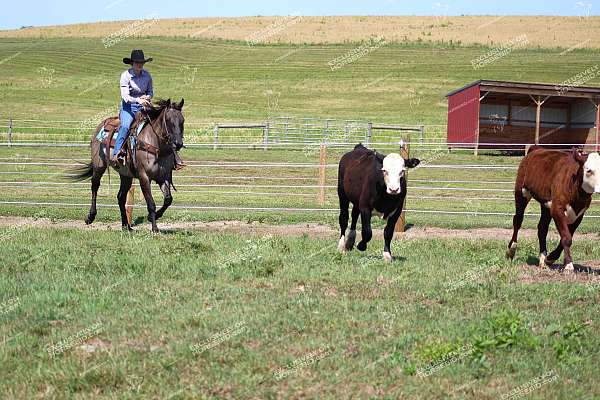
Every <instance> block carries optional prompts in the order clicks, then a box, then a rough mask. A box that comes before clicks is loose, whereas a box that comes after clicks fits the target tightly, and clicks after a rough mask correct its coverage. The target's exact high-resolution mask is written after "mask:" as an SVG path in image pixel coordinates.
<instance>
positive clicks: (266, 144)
mask: <svg viewBox="0 0 600 400" xmlns="http://www.w3.org/2000/svg"><path fill="white" fill-rule="evenodd" d="M268 147H269V124H268V123H267V124H266V125H265V126H264V127H263V150H267V148H268Z"/></svg>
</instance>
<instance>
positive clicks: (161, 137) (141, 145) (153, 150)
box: [138, 108, 171, 156]
mask: <svg viewBox="0 0 600 400" xmlns="http://www.w3.org/2000/svg"><path fill="white" fill-rule="evenodd" d="M166 111H167V108H165V109H164V110H163V111H162V114H163V118H162V123H163V127H164V131H165V132H166V135H159V134H158V132H156V130H155V129H154V125H152V120H151V119H150V116H149V115H148V114H146V115H145V119H146V121H147V122H148V125H150V128H152V132H154V135H155V136H156V137H157V138H158V140H159V142H160V141H162V142H164V143H166V144H167V145H168V144H170V143H171V136H170V135H169V128H168V126H167V113H166ZM159 118H160V117H159ZM155 121H156V120H155ZM138 149H140V150H144V151H146V152H148V153H151V154H154V155H155V156H159V155H160V148H158V147H156V146H154V145H151V144H150V143H146V142H144V141H143V140H141V139H139V140H138Z"/></svg>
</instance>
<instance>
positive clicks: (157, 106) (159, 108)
mask: <svg viewBox="0 0 600 400" xmlns="http://www.w3.org/2000/svg"><path fill="white" fill-rule="evenodd" d="M182 105H183V100H182V103H179V104H177V103H173V102H172V101H171V99H167V100H165V99H157V100H156V101H155V102H154V104H151V106H150V107H148V108H147V109H146V114H148V116H149V117H150V118H151V119H155V118H158V116H159V115H160V113H161V112H163V110H164V109H165V108H174V109H176V110H179V111H181V106H182Z"/></svg>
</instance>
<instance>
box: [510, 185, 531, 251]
mask: <svg viewBox="0 0 600 400" xmlns="http://www.w3.org/2000/svg"><path fill="white" fill-rule="evenodd" d="M529 200H531V197H528V196H525V195H524V193H523V191H522V190H520V189H519V190H516V191H515V216H514V217H513V235H512V239H510V242H509V243H508V250H506V258H508V259H510V260H512V259H513V258H514V256H515V253H516V252H517V237H518V234H519V229H521V225H523V217H524V215H525V209H526V208H527V204H529Z"/></svg>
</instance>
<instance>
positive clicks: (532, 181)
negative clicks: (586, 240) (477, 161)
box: [506, 147, 600, 272]
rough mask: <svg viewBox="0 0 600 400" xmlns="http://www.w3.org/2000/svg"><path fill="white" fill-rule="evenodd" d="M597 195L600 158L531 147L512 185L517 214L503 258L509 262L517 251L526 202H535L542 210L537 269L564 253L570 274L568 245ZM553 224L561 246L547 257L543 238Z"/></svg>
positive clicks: (595, 154)
mask: <svg viewBox="0 0 600 400" xmlns="http://www.w3.org/2000/svg"><path fill="white" fill-rule="evenodd" d="M598 192H600V155H598V153H592V154H589V155H587V154H582V153H580V152H579V151H577V150H575V149H573V151H571V152H565V151H557V150H544V149H541V148H540V147H532V148H531V150H530V151H529V153H528V154H527V155H526V156H525V158H523V160H522V161H521V164H520V165H519V171H518V173H517V181H516V183H515V203H516V207H515V208H516V213H515V216H514V218H513V227H514V233H513V236H512V239H511V240H510V242H509V244H508V251H507V252H506V256H507V257H508V258H510V259H512V258H513V257H514V256H515V252H516V251H517V234H518V232H519V229H520V228H521V224H522V223H523V215H524V213H525V208H526V207H527V204H528V203H529V201H530V200H531V199H532V198H534V199H535V200H537V201H538V202H539V203H540V205H541V209H542V215H541V218H540V222H539V224H538V240H539V242H540V263H539V265H540V267H541V268H544V267H546V265H552V264H553V263H554V262H555V261H556V260H558V258H559V257H560V254H561V253H562V251H563V249H564V250H565V259H564V271H566V272H573V271H574V268H573V259H572V258H571V244H572V241H573V234H574V233H575V230H576V229H577V227H578V226H579V224H580V223H581V220H582V219H583V215H584V213H585V211H586V210H587V209H588V208H589V206H590V203H591V201H592V194H593V193H598ZM552 219H553V220H554V223H555V224H556V227H557V229H558V233H559V234H560V243H559V245H558V247H557V248H556V249H555V250H554V251H553V252H551V253H550V254H547V249H546V236H547V234H548V226H549V225H550V221H551V220H552Z"/></svg>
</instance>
